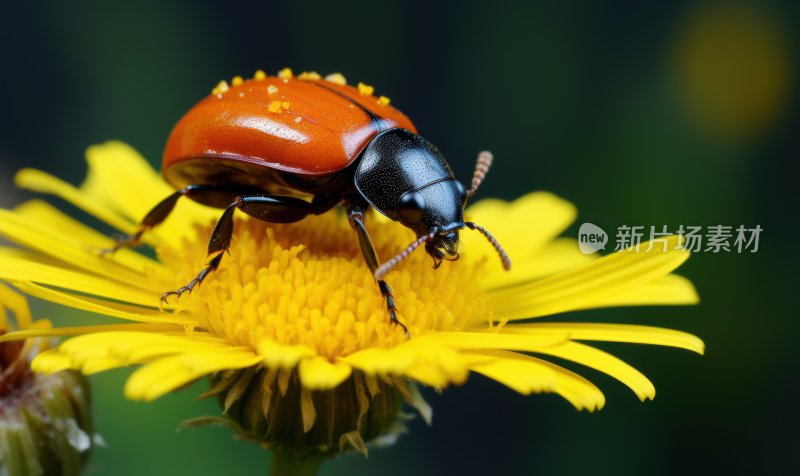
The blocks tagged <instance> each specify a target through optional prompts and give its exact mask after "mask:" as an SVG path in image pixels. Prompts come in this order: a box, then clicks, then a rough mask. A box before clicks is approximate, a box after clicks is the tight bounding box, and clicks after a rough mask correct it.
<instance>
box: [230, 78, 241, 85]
mask: <svg viewBox="0 0 800 476" xmlns="http://www.w3.org/2000/svg"><path fill="white" fill-rule="evenodd" d="M242 83H244V78H242V77H241V76H234V77H233V79H231V84H232V85H233V86H241V85H242Z"/></svg>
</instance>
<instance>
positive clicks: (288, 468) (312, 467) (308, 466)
mask: <svg viewBox="0 0 800 476" xmlns="http://www.w3.org/2000/svg"><path fill="white" fill-rule="evenodd" d="M324 458H325V457H324V456H320V455H303V456H302V457H299V456H297V455H295V454H292V453H291V452H289V451H284V450H280V449H277V448H276V449H273V450H272V463H271V464H270V468H269V476H316V474H317V472H318V471H319V467H320V465H322V460H323V459H324Z"/></svg>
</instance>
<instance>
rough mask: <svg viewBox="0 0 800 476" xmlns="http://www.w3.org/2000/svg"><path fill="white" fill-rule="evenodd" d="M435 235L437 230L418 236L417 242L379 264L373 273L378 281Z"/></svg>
mask: <svg viewBox="0 0 800 476" xmlns="http://www.w3.org/2000/svg"><path fill="white" fill-rule="evenodd" d="M434 236H436V232H433V233H429V234H427V235H425V236H421V237H419V238H417V240H416V241H415V242H413V243H411V244H410V245H408V248H406V249H404V250H403V251H401V252H400V253H398V255H397V256H395V257H394V258H392V259H390V260H389V261H387V262H385V263H383V264H382V265H380V266H378V269H376V270H375V272H374V273H372V274H373V275H374V276H375V279H377V280H378V281H380V280H381V279H383V277H384V276H386V273H388V272H389V271H390V270H391V269H392V268H394V267H395V266H397V263H399V262H401V261H403V260H404V259H406V257H408V255H410V254H411V252H412V251H414V250H415V249H417V248H419V246H420V245H421V244H423V243H425V242H426V241H429V240H431V239H432V238H433V237H434Z"/></svg>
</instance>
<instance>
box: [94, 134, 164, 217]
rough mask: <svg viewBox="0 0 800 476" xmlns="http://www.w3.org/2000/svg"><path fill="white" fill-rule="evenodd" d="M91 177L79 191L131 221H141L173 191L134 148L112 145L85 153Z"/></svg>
mask: <svg viewBox="0 0 800 476" xmlns="http://www.w3.org/2000/svg"><path fill="white" fill-rule="evenodd" d="M86 161H87V162H88V164H89V173H88V174H87V176H86V180H85V181H84V182H83V184H81V186H80V189H81V191H83V192H84V193H85V194H86V195H88V196H90V197H93V198H94V199H96V200H102V201H103V202H104V203H107V204H108V205H110V206H111V207H113V208H114V209H115V210H116V211H118V212H119V213H120V214H121V215H123V216H124V217H126V218H127V219H128V220H131V221H134V222H136V221H138V220H139V219H140V218H141V217H143V216H144V215H145V214H146V213H147V212H148V211H150V208H151V207H152V205H154V204H156V203H158V202H160V201H161V200H162V199H164V198H165V197H166V196H167V195H169V194H170V193H172V192H173V191H174V190H172V188H171V187H170V186H169V185H167V183H166V182H164V181H163V180H162V179H161V178H160V177H159V175H158V173H157V172H156V171H155V170H153V167H152V166H150V164H149V163H148V162H147V161H146V160H145V159H144V158H143V157H142V156H141V155H140V154H139V153H138V152H136V151H135V150H134V149H133V148H132V147H131V146H129V145H128V144H125V143H123V142H118V141H109V142H106V143H104V144H98V145H93V146H91V147H89V148H88V149H87V150H86Z"/></svg>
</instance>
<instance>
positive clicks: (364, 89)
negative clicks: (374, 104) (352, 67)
mask: <svg viewBox="0 0 800 476" xmlns="http://www.w3.org/2000/svg"><path fill="white" fill-rule="evenodd" d="M358 92H359V93H361V95H362V96H372V93H373V92H375V88H374V87H372V86H370V85H368V84H364V83H358Z"/></svg>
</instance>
